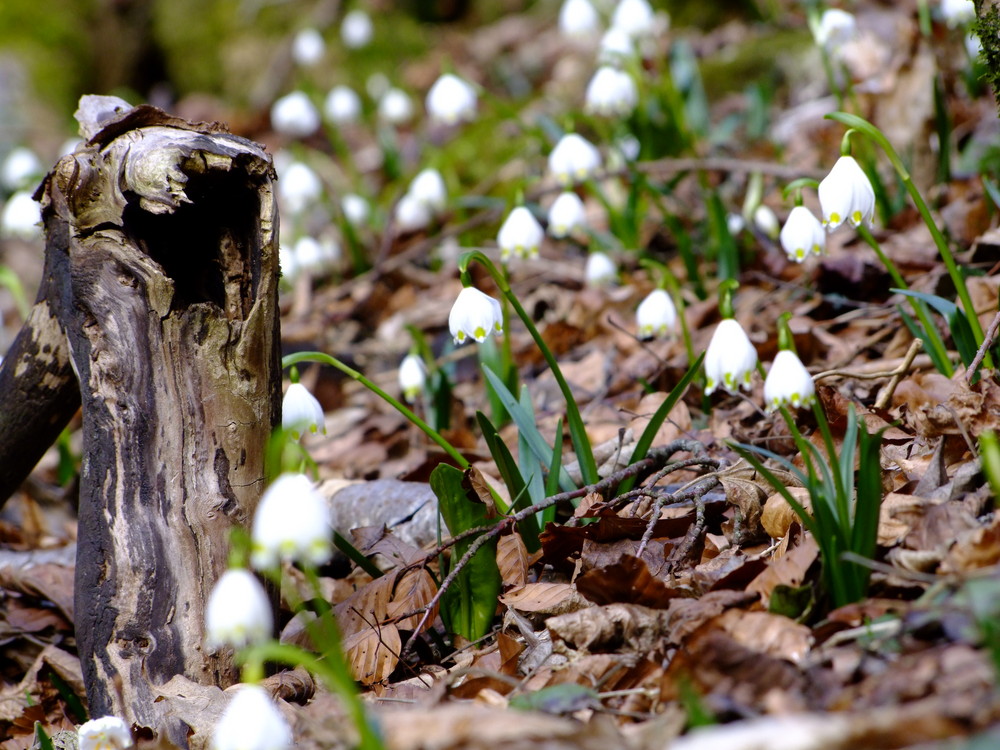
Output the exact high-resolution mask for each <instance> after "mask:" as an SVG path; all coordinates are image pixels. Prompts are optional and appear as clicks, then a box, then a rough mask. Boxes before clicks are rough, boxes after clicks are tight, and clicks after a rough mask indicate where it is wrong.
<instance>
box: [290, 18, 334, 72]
mask: <svg viewBox="0 0 1000 750" xmlns="http://www.w3.org/2000/svg"><path fill="white" fill-rule="evenodd" d="M325 53H326V42H325V41H324V40H323V35H322V34H320V33H319V31H317V30H316V29H314V28H311V27H310V28H306V29H302V30H301V31H299V32H298V33H297V34H296V35H295V38H294V39H292V60H294V61H295V64H296V65H301V66H302V67H304V68H311V67H312V66H314V65H316V64H317V63H319V61H320V60H322V59H323V55H324V54H325Z"/></svg>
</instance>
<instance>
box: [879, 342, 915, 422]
mask: <svg viewBox="0 0 1000 750" xmlns="http://www.w3.org/2000/svg"><path fill="white" fill-rule="evenodd" d="M923 346H924V342H923V341H921V340H920V339H913V342H912V343H911V344H910V348H909V349H907V351H906V356H905V357H904V358H903V363H902V364H901V365H900V366H899V367H897V368H896V372H895V374H894V375H893V376H892V380H890V381H889V382H888V383H887V384H886V386H885V388H883V389H882V392H881V393H879V395H878V398H877V399H875V408H876V409H884V408H886V407H887V406H888V405H889V401H891V400H892V394H893V393H895V392H896V386H898V385H899V382H900V381H901V380H902V379H903V375H904V374H905V373H906V372H908V371H909V369H910V367H911V366H912V365H913V360H914V359H915V358H916V356H917V352H919V351H920V350H921V349H922V348H923Z"/></svg>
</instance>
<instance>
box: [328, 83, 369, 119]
mask: <svg viewBox="0 0 1000 750" xmlns="http://www.w3.org/2000/svg"><path fill="white" fill-rule="evenodd" d="M323 114H324V115H326V119H327V120H329V121H330V122H332V123H333V124H334V125H346V124H347V123H349V122H356V121H357V119H358V118H359V117H361V97H360V96H358V94H357V92H356V91H355V90H354V89H352V88H351V87H350V86H344V85H343V84H340V85H338V86H334V87H333V88H332V89H330V93H329V94H327V95H326V100H325V101H324V102H323Z"/></svg>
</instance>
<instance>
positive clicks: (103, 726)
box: [76, 716, 132, 750]
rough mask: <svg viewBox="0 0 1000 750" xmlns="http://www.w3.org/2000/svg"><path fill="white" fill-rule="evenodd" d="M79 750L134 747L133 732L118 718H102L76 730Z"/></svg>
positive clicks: (122, 749)
mask: <svg viewBox="0 0 1000 750" xmlns="http://www.w3.org/2000/svg"><path fill="white" fill-rule="evenodd" d="M76 738H77V750H124V748H126V747H132V732H130V731H129V728H128V724H126V723H125V722H124V721H123V720H121V719H119V718H118V717H117V716H102V717H101V718H99V719H91V720H90V721H88V722H86V723H84V724H81V725H80V728H79V729H77V730H76Z"/></svg>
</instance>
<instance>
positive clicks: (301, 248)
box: [292, 235, 340, 276]
mask: <svg viewBox="0 0 1000 750" xmlns="http://www.w3.org/2000/svg"><path fill="white" fill-rule="evenodd" d="M292 252H293V253H295V266H296V268H298V269H299V270H301V271H305V272H306V273H309V274H312V275H314V276H316V275H321V274H324V273H327V272H328V271H330V269H332V268H333V267H334V266H335V265H336V264H337V261H338V260H340V245H338V244H337V241H336V240H335V239H333V238H332V237H330V236H326V237H324V238H323V239H319V240H318V239H316V238H315V237H309V236H308V235H307V236H304V237H299V239H297V240H296V241H295V245H294V247H293V248H292Z"/></svg>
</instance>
